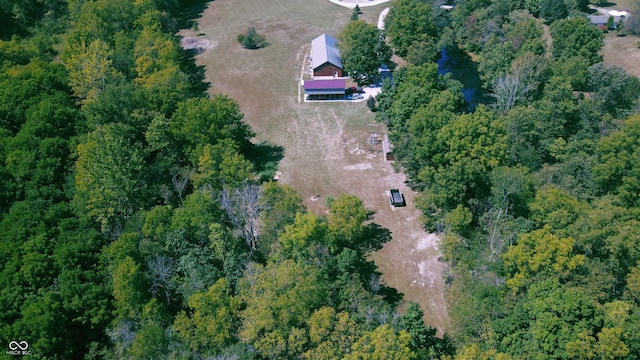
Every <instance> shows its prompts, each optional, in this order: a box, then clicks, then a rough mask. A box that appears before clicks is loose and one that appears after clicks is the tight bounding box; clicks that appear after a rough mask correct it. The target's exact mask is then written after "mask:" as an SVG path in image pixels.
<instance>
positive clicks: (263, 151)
mask: <svg viewBox="0 0 640 360" xmlns="http://www.w3.org/2000/svg"><path fill="white" fill-rule="evenodd" d="M245 155H246V157H247V159H248V160H249V161H251V162H252V163H253V165H254V166H255V167H256V171H257V172H258V176H260V181H267V180H271V179H273V177H274V175H275V174H276V171H277V170H278V162H279V161H280V160H282V158H283V157H284V148H283V147H282V146H277V145H273V144H269V143H268V142H266V141H263V142H260V143H258V144H255V145H253V146H251V147H250V148H249V149H247V150H246V151H245Z"/></svg>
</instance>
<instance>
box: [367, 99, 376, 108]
mask: <svg viewBox="0 0 640 360" xmlns="http://www.w3.org/2000/svg"><path fill="white" fill-rule="evenodd" d="M367 107H368V108H369V110H371V111H376V99H375V98H374V97H373V96H371V95H369V98H368V99H367Z"/></svg>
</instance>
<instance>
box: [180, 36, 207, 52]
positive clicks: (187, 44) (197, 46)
mask: <svg viewBox="0 0 640 360" xmlns="http://www.w3.org/2000/svg"><path fill="white" fill-rule="evenodd" d="M180 46H182V48H183V49H185V50H203V49H209V48H211V47H213V46H212V44H211V40H209V39H203V38H199V37H194V36H185V37H183V38H182V39H180Z"/></svg>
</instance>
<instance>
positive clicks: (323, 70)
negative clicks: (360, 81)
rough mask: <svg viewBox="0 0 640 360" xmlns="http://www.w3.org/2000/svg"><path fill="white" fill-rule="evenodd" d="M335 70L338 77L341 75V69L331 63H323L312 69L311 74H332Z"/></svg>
mask: <svg viewBox="0 0 640 360" xmlns="http://www.w3.org/2000/svg"><path fill="white" fill-rule="evenodd" d="M336 72H337V73H338V77H342V69H340V68H339V67H337V66H335V65H333V64H331V63H325V64H322V65H320V66H318V67H317V68H316V69H314V70H313V76H333V75H334V74H335V73H336Z"/></svg>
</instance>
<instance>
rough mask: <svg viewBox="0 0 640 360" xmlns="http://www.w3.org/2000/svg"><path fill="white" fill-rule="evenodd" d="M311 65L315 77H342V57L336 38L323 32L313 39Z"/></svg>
mask: <svg viewBox="0 0 640 360" xmlns="http://www.w3.org/2000/svg"><path fill="white" fill-rule="evenodd" d="M311 67H312V68H313V76H314V77H315V76H332V77H342V58H341V57H340V50H339V49H338V41H337V40H336V39H335V38H333V37H331V36H329V35H327V34H322V35H320V36H318V37H317V38H315V39H313V40H312V41H311Z"/></svg>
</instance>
